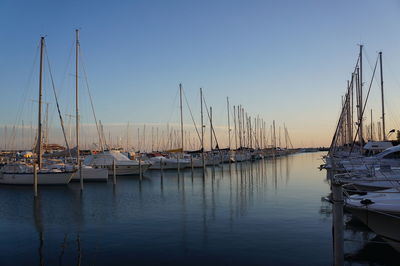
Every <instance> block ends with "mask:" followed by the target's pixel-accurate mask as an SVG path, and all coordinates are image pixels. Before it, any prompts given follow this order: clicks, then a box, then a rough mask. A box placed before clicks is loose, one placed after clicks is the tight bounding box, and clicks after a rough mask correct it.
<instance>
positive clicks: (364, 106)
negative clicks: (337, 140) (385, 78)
mask: <svg viewBox="0 0 400 266" xmlns="http://www.w3.org/2000/svg"><path fill="white" fill-rule="evenodd" d="M378 59H379V57H378V58H377V59H376V63H375V68H374V71H373V72H372V78H371V81H370V83H369V88H368V93H367V97H366V98H365V102H364V105H363V110H362V112H361V119H362V117H363V116H364V111H365V108H366V106H367V101H368V97H369V93H370V92H371V86H372V82H373V79H374V77H375V72H376V67H377V65H378ZM361 104H362V103H361ZM360 124H361V123H360ZM360 124H359V125H358V127H357V131H356V134H355V138H354V140H353V145H352V146H351V150H350V154H351V152H352V151H353V148H354V143H355V141H356V138H357V135H358V133H359V131H360ZM361 139H362V136H361ZM360 145H362V143H360Z"/></svg>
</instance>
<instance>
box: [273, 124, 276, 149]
mask: <svg viewBox="0 0 400 266" xmlns="http://www.w3.org/2000/svg"><path fill="white" fill-rule="evenodd" d="M272 125H273V130H274V131H273V137H274V140H273V144H274V150H276V132H275V120H273V121H272Z"/></svg>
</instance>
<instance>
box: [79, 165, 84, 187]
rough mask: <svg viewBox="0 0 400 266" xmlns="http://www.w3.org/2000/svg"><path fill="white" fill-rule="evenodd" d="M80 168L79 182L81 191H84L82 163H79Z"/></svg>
mask: <svg viewBox="0 0 400 266" xmlns="http://www.w3.org/2000/svg"><path fill="white" fill-rule="evenodd" d="M78 166H79V181H80V183H81V191H83V175H82V164H81V162H79V163H78Z"/></svg>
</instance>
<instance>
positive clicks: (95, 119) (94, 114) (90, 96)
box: [79, 46, 104, 151]
mask: <svg viewBox="0 0 400 266" xmlns="http://www.w3.org/2000/svg"><path fill="white" fill-rule="evenodd" d="M79 54H80V55H81V57H80V58H81V62H82V63H81V64H82V70H83V75H84V76H85V83H86V88H87V91H88V94H89V99H90V105H91V107H92V112H93V117H94V122H95V124H96V129H97V134H98V135H99V142H100V143H99V144H100V149H101V150H103V151H104V147H103V142H102V140H101V135H100V130H99V126H98V123H97V117H96V112H95V110H94V104H93V98H92V94H91V92H90V87H89V81H88V78H87V74H86V68H85V63H84V61H83V54H82V52H81V48H80V46H79Z"/></svg>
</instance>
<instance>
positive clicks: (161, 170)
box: [160, 158, 164, 179]
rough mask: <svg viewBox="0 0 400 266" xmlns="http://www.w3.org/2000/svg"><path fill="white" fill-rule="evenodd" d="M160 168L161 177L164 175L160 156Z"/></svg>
mask: <svg viewBox="0 0 400 266" xmlns="http://www.w3.org/2000/svg"><path fill="white" fill-rule="evenodd" d="M160 170H161V179H162V178H163V177H164V166H163V162H162V158H160Z"/></svg>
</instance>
